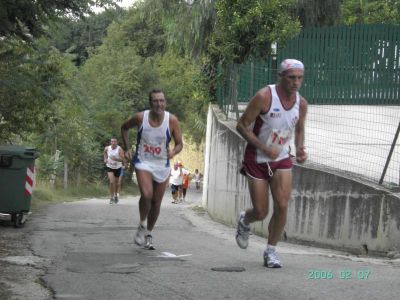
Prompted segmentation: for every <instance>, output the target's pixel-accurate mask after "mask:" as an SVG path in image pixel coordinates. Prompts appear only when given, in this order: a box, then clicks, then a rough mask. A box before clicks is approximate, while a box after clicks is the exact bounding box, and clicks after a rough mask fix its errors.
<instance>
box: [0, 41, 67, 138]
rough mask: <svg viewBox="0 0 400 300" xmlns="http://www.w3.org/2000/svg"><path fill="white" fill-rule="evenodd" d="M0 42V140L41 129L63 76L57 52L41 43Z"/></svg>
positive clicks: (49, 112) (48, 115) (49, 114)
mask: <svg viewBox="0 0 400 300" xmlns="http://www.w3.org/2000/svg"><path fill="white" fill-rule="evenodd" d="M34 46H35V48H34V47H33V46H32V45H29V44H26V43H24V42H21V41H19V40H15V39H8V40H6V41H5V42H3V43H1V44H0V141H10V139H11V138H12V135H19V136H22V135H24V134H25V133H27V132H31V131H40V130H43V129H44V128H45V126H46V123H47V122H48V120H49V118H50V116H51V115H52V112H51V111H49V110H48V109H47V108H48V107H49V105H50V104H51V103H52V102H53V101H54V100H55V99H56V93H57V91H58V88H59V86H60V85H61V84H63V83H64V78H63V76H62V73H61V67H62V66H61V65H60V63H59V61H58V59H57V53H56V51H54V50H51V49H49V48H47V47H46V45H43V44H41V43H35V45H34Z"/></svg>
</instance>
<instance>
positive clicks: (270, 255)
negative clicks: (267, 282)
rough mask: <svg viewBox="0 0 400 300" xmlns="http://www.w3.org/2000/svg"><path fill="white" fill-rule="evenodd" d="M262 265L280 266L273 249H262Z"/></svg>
mask: <svg viewBox="0 0 400 300" xmlns="http://www.w3.org/2000/svg"><path fill="white" fill-rule="evenodd" d="M264 266H265V267H267V268H282V263H281V262H280V260H279V259H278V256H277V255H276V251H275V250H265V251H264Z"/></svg>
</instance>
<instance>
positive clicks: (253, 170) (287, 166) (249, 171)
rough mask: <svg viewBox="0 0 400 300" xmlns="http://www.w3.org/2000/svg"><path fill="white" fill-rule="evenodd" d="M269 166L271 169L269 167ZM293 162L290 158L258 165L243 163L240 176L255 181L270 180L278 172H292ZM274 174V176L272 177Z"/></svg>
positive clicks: (250, 162) (251, 162)
mask: <svg viewBox="0 0 400 300" xmlns="http://www.w3.org/2000/svg"><path fill="white" fill-rule="evenodd" d="M268 165H269V167H268ZM292 167H293V162H292V160H291V159H290V157H287V158H284V159H282V160H278V161H270V162H268V163H261V164H258V163H256V162H253V161H243V164H242V168H241V169H240V174H242V175H245V176H249V177H252V178H255V179H263V180H269V179H270V178H271V177H272V176H273V173H275V171H277V170H291V169H292ZM271 173H272V175H271Z"/></svg>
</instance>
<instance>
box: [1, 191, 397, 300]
mask: <svg viewBox="0 0 400 300" xmlns="http://www.w3.org/2000/svg"><path fill="white" fill-rule="evenodd" d="M200 203H201V201H200V193H196V192H195V191H190V193H189V195H188V199H187V202H186V203H183V204H172V203H171V198H170V196H169V193H167V195H166V197H165V199H164V202H163V205H162V208H161V214H160V217H159V220H158V222H157V226H156V228H155V230H154V232H153V238H154V245H155V247H156V250H154V251H151V250H144V249H141V248H140V247H138V246H136V245H134V244H133V235H134V233H135V230H136V226H137V224H138V221H139V217H138V208H137V204H138V198H137V197H125V198H122V199H121V200H120V203H119V204H117V205H109V204H108V200H106V199H87V200H83V201H78V202H69V203H61V204H56V205H51V206H48V207H46V208H44V209H42V210H41V211H40V213H36V214H33V215H32V216H31V217H30V219H29V220H28V222H27V224H26V226H25V227H24V228H22V229H13V228H11V227H7V226H4V225H3V226H1V227H0V230H1V231H0V236H1V241H2V243H3V244H4V245H3V246H4V247H6V244H7V245H8V246H11V249H9V248H8V250H7V251H0V267H1V271H0V275H1V278H0V290H1V292H0V299H30V300H35V299H174V300H178V299H285V300H287V299H398V295H399V293H400V286H399V282H400V281H399V280H400V260H399V259H397V260H389V259H383V258H372V257H365V256H364V257H357V256H352V255H349V254H347V253H344V252H343V253H342V252H338V251H332V250H329V249H319V248H314V247H307V246H299V245H293V244H289V243H284V242H281V243H280V244H279V247H278V253H279V254H280V258H281V260H282V262H283V264H284V267H283V268H282V269H267V268H265V267H263V265H262V252H263V249H264V247H265V240H264V239H263V238H261V237H257V236H254V235H252V236H251V237H250V245H249V248H248V249H246V250H242V249H240V248H239V247H238V246H237V245H236V242H235V239H234V234H235V229H234V228H231V227H227V226H225V225H222V224H219V223H217V222H215V221H213V220H211V219H210V218H209V217H208V215H207V214H206V213H205V212H204V210H203V209H202V208H201V207H200V206H199V205H200ZM17 235H18V238H17ZM7 239H8V241H10V240H12V241H13V242H12V243H11V244H10V243H9V242H7V243H6V241H7ZM18 240H19V241H18ZM13 243H15V246H14V247H13ZM8 246H7V247H8ZM13 249H14V250H15V253H14V251H13ZM240 269H242V270H243V269H244V271H242V272H232V271H239V270H240Z"/></svg>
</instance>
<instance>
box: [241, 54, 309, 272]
mask: <svg viewBox="0 0 400 300" xmlns="http://www.w3.org/2000/svg"><path fill="white" fill-rule="evenodd" d="M279 76H280V80H279V83H278V84H277V85H269V86H267V87H265V88H262V89H261V90H259V91H258V92H257V94H256V95H255V96H254V97H253V99H252V100H251V101H250V102H249V104H248V106H247V108H246V110H245V112H244V113H243V115H242V116H241V117H240V119H239V121H238V123H237V126H236V128H237V130H238V132H239V133H240V134H241V135H242V137H243V138H244V139H245V140H246V141H247V143H248V144H247V146H246V150H245V154H244V160H243V166H242V169H241V170H240V172H241V173H242V174H244V175H246V176H247V180H248V186H249V192H250V197H251V201H252V204H253V206H252V207H251V208H249V209H247V210H243V211H242V212H240V214H239V221H238V225H237V232H236V242H237V244H238V245H239V247H240V248H243V249H245V248H247V246H248V238H249V232H250V223H253V222H255V221H261V220H263V219H264V218H265V217H266V216H267V215H268V210H269V200H268V197H269V193H270V192H271V195H273V202H274V205H273V207H272V208H271V209H273V214H272V217H271V220H270V222H269V225H268V243H267V247H266V249H265V251H264V254H263V258H264V265H265V266H266V267H268V268H280V267H282V264H281V262H280V261H279V259H278V256H277V254H276V249H275V247H276V245H277V243H278V240H279V238H280V237H281V234H282V232H283V229H284V227H285V224H286V218H287V209H288V203H289V199H290V195H291V190H292V172H291V169H292V161H291V159H290V156H289V155H290V154H289V144H290V141H291V140H292V138H293V136H294V140H295V141H294V144H295V146H296V160H297V162H299V163H303V162H304V161H305V160H306V159H307V154H306V152H305V151H304V124H305V119H306V114H307V101H306V100H305V99H304V98H303V97H301V96H300V95H299V93H298V90H299V89H300V87H301V84H302V81H303V76H304V65H303V63H302V62H300V61H298V60H294V59H286V60H284V61H283V62H282V63H281V66H280V72H279Z"/></svg>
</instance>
